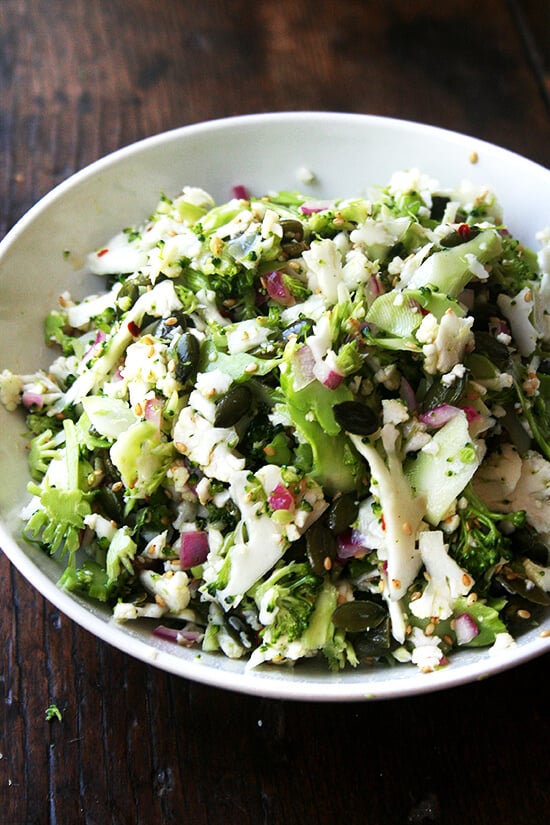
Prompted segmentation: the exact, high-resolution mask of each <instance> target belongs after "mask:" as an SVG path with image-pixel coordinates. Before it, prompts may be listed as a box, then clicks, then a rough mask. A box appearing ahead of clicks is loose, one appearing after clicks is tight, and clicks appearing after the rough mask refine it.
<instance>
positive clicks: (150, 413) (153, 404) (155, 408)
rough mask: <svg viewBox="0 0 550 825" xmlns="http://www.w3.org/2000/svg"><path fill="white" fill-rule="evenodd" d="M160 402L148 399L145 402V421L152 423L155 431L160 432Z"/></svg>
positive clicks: (157, 399)
mask: <svg viewBox="0 0 550 825" xmlns="http://www.w3.org/2000/svg"><path fill="white" fill-rule="evenodd" d="M161 412H162V401H161V400H160V398H157V397H156V396H155V398H148V399H147V401H146V402H145V419H146V420H147V421H152V423H153V424H154V425H155V426H156V428H157V429H159V430H160V425H161V421H162V416H161Z"/></svg>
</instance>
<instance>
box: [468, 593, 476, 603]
mask: <svg viewBox="0 0 550 825" xmlns="http://www.w3.org/2000/svg"><path fill="white" fill-rule="evenodd" d="M475 602H477V593H470V595H469V596H468V598H467V599H466V604H467V605H468V606H470V605H472V604H475Z"/></svg>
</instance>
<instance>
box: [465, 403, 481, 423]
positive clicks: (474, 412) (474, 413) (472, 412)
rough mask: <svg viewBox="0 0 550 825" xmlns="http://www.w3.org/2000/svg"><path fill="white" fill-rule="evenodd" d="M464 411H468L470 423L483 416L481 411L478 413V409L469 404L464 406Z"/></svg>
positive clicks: (467, 415) (467, 417)
mask: <svg viewBox="0 0 550 825" xmlns="http://www.w3.org/2000/svg"><path fill="white" fill-rule="evenodd" d="M462 411H463V412H464V413H466V420H467V421H468V424H470V422H472V421H477V419H478V418H481V413H478V411H477V410H474V408H473V407H470V406H469V405H468V404H466V405H465V406H464V407H462Z"/></svg>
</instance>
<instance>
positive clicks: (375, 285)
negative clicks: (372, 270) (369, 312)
mask: <svg viewBox="0 0 550 825" xmlns="http://www.w3.org/2000/svg"><path fill="white" fill-rule="evenodd" d="M367 286H368V287H369V289H370V291H371V293H372V294H373V295H374V296H376V297H378V295H380V293H381V292H383V289H382V286H381V285H380V281H379V280H378V278H377V277H376V275H371V277H370V278H369V280H368V281H367Z"/></svg>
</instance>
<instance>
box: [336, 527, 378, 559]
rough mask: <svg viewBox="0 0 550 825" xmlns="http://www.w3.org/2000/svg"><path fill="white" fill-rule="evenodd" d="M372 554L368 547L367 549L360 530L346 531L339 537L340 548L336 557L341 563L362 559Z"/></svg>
mask: <svg viewBox="0 0 550 825" xmlns="http://www.w3.org/2000/svg"><path fill="white" fill-rule="evenodd" d="M367 553H370V550H369V548H368V547H365V544H364V538H363V535H362V534H361V533H360V532H359V530H353V529H351V528H350V529H349V530H345V531H344V532H343V533H340V535H339V536H338V547H337V549H336V557H337V558H338V559H340V560H341V561H345V560H346V559H353V558H360V557H362V556H366V555H367Z"/></svg>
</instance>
